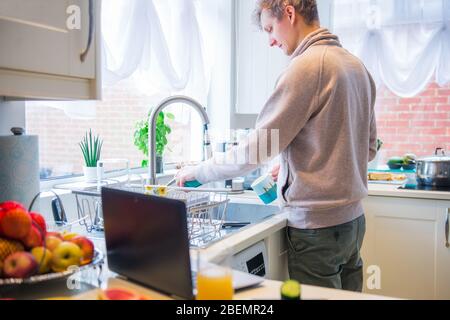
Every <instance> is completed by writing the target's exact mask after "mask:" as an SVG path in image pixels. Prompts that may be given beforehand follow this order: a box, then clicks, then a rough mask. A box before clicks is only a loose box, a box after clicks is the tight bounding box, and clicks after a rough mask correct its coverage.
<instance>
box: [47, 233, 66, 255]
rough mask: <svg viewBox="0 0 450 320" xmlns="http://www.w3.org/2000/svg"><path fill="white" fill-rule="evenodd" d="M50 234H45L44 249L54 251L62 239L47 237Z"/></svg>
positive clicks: (53, 236)
mask: <svg viewBox="0 0 450 320" xmlns="http://www.w3.org/2000/svg"><path fill="white" fill-rule="evenodd" d="M49 234H50V232H47V236H46V237H45V241H44V243H45V247H46V248H47V249H48V250H50V251H53V250H55V249H56V248H57V247H58V246H59V245H60V244H61V242H62V239H61V238H59V237H57V236H55V235H49Z"/></svg>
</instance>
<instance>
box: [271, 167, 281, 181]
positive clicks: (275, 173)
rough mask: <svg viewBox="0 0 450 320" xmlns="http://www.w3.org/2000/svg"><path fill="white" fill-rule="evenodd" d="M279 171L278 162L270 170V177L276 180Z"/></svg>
mask: <svg viewBox="0 0 450 320" xmlns="http://www.w3.org/2000/svg"><path fill="white" fill-rule="evenodd" d="M279 172H280V164H277V165H275V166H274V167H273V168H272V170H271V173H272V178H273V180H274V181H277V180H278V173H279Z"/></svg>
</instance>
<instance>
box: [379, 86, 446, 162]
mask: <svg viewBox="0 0 450 320" xmlns="http://www.w3.org/2000/svg"><path fill="white" fill-rule="evenodd" d="M375 112H376V118H377V129H378V137H379V138H380V139H381V140H382V141H383V143H384V145H383V146H382V149H381V150H382V152H381V156H382V159H383V160H382V161H383V162H384V161H386V160H387V159H388V158H389V157H391V156H396V155H397V156H402V155H403V154H405V153H410V152H412V153H415V154H416V155H417V156H427V155H431V154H433V152H434V150H435V148H436V147H442V148H445V149H446V150H447V151H448V153H450V85H447V86H445V87H439V86H438V85H437V84H436V83H430V84H429V85H428V86H427V88H426V89H425V90H424V91H423V92H421V93H420V94H419V95H417V96H415V97H413V98H400V97H398V96H396V95H395V94H393V93H392V92H391V91H389V90H388V89H387V88H386V87H382V88H380V89H379V90H378V93H377V102H376V107H375Z"/></svg>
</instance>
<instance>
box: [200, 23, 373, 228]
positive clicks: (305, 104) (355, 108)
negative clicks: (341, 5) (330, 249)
mask: <svg viewBox="0 0 450 320" xmlns="http://www.w3.org/2000/svg"><path fill="white" fill-rule="evenodd" d="M375 94H376V89H375V85H374V82H373V80H372V78H371V76H370V74H369V72H368V71H367V70H366V68H365V67H364V65H363V64H362V63H361V61H360V60H358V59H357V58H356V57H355V56H353V55H352V54H350V53H349V52H348V51H347V50H345V49H343V48H342V47H341V45H340V43H339V40H338V38H337V36H335V35H333V34H331V33H330V32H329V31H328V30H326V29H323V28H322V29H319V30H316V31H314V32H313V33H311V34H309V35H308V36H307V37H306V38H305V39H304V40H303V41H302V43H301V44H300V45H299V46H298V48H297V49H296V50H295V51H294V53H293V54H292V60H291V62H290V64H289V66H288V68H287V69H286V70H285V72H284V73H283V74H282V76H281V77H280V78H279V80H278V83H277V85H276V88H275V91H274V92H273V94H272V95H271V97H270V98H269V100H268V101H267V102H266V104H265V105H264V108H263V110H262V111H261V113H260V114H259V116H258V119H257V123H256V129H269V130H270V129H278V130H279V141H275V140H274V141H273V142H272V141H271V139H270V135H269V139H268V148H269V150H271V149H270V148H271V147H273V146H275V147H277V142H278V147H279V150H280V152H281V157H280V158H281V160H280V164H281V168H280V173H279V176H278V199H279V201H280V205H281V207H282V209H283V210H284V211H285V212H288V214H289V225H290V226H292V227H296V228H300V229H315V228H324V227H329V226H334V225H339V224H342V223H346V222H349V221H351V220H353V219H355V218H357V217H359V216H360V215H362V214H363V209H362V205H361V199H363V198H364V197H365V196H367V163H368V162H369V161H370V160H372V159H373V158H374V157H375V154H376V125H375V114H374V104H375ZM257 145H258V142H257V135H256V133H253V134H252V135H251V137H250V138H249V139H248V140H246V141H243V142H241V143H240V144H239V146H237V147H236V148H234V149H232V150H230V151H229V152H228V154H227V155H226V157H227V159H231V158H233V157H242V155H243V154H245V155H246V158H245V159H246V160H247V162H252V163H244V164H227V163H224V161H223V159H222V158H219V157H218V156H215V157H213V158H212V159H210V160H208V161H206V162H204V163H202V164H201V165H199V166H198V167H197V169H196V178H197V180H198V181H200V182H201V183H206V182H210V181H217V180H222V179H229V178H232V177H236V176H241V175H243V174H245V173H248V172H250V171H252V170H254V169H255V168H256V167H258V166H259V165H261V164H262V163H264V162H266V161H268V160H269V159H270V158H272V157H274V156H276V154H272V155H271V157H269V158H265V157H258V159H257V161H248V160H249V157H251V156H250V155H249V154H250V153H251V152H249V150H254V148H255V147H256V146H257Z"/></svg>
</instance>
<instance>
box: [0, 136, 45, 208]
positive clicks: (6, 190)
mask: <svg viewBox="0 0 450 320" xmlns="http://www.w3.org/2000/svg"><path fill="white" fill-rule="evenodd" d="M38 192H39V143H38V137H37V136H32V135H11V136H0V202H3V201H7V200H14V201H18V202H20V203H22V204H23V205H24V206H25V207H26V208H27V209H28V206H29V205H30V203H31V200H32V199H33V198H34V196H35V195H36V194H38ZM33 209H34V210H36V209H38V203H36V204H35V205H33Z"/></svg>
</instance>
